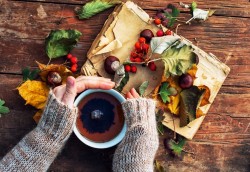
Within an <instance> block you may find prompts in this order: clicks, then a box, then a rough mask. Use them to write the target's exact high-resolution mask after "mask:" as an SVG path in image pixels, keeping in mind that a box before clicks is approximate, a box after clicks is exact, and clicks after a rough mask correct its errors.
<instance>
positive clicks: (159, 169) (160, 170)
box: [154, 160, 166, 172]
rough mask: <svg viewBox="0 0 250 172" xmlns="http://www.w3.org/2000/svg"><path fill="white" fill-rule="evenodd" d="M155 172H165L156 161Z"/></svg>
mask: <svg viewBox="0 0 250 172" xmlns="http://www.w3.org/2000/svg"><path fill="white" fill-rule="evenodd" d="M154 164H155V172H165V171H166V170H165V169H164V167H163V166H162V165H161V164H160V162H158V161H157V160H155V163H154Z"/></svg>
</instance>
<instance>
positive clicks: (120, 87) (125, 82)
mask: <svg viewBox="0 0 250 172" xmlns="http://www.w3.org/2000/svg"><path fill="white" fill-rule="evenodd" d="M128 81H129V74H128V72H126V73H125V77H124V78H123V79H122V81H121V83H120V85H119V87H117V88H116V89H117V90H118V91H119V92H121V91H122V90H123V87H124V86H125V85H126V84H127V83H128Z"/></svg>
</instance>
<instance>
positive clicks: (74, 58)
mask: <svg viewBox="0 0 250 172" xmlns="http://www.w3.org/2000/svg"><path fill="white" fill-rule="evenodd" d="M70 61H71V63H72V64H76V63H77V62H78V59H77V57H71V59H70Z"/></svg>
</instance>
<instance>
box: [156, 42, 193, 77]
mask: <svg viewBox="0 0 250 172" xmlns="http://www.w3.org/2000/svg"><path fill="white" fill-rule="evenodd" d="M176 46H178V45H174V46H172V47H171V48H168V49H167V50H166V51H164V52H163V54H162V56H161V58H162V60H163V62H164V64H165V75H166V76H169V75H170V74H173V75H182V74H183V73H186V72H187V71H188V70H189V69H190V68H191V67H192V66H193V64H195V63H196V55H195V53H194V52H193V50H192V47H191V46H188V45H184V46H183V47H181V48H176Z"/></svg>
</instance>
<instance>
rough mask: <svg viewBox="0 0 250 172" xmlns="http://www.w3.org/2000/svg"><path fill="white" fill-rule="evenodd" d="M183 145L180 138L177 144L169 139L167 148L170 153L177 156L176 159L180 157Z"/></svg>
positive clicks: (183, 140) (184, 140)
mask: <svg viewBox="0 0 250 172" xmlns="http://www.w3.org/2000/svg"><path fill="white" fill-rule="evenodd" d="M185 143H186V139H185V138H181V139H180V140H179V141H177V142H175V141H174V140H172V139H171V140H169V142H168V145H169V148H170V149H171V150H172V152H173V153H174V154H175V155H177V156H178V157H180V156H181V152H182V150H183V147H184V145H185Z"/></svg>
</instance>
